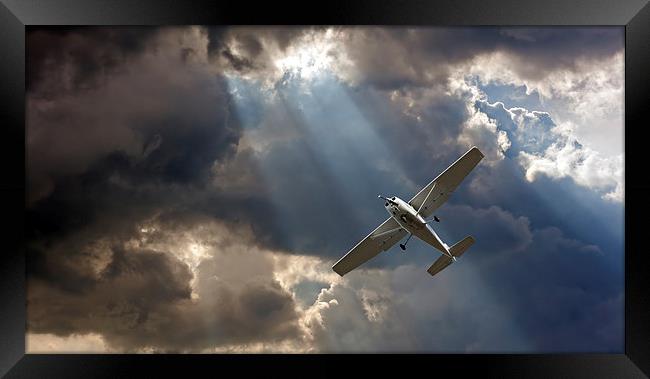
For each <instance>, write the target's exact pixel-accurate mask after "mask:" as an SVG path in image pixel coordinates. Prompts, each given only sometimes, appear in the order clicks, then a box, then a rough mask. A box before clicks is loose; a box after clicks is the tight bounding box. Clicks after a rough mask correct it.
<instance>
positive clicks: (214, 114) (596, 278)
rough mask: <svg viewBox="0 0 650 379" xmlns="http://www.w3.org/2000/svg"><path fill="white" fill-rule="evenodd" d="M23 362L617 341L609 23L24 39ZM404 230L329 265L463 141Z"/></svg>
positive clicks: (507, 348)
mask: <svg viewBox="0 0 650 379" xmlns="http://www.w3.org/2000/svg"><path fill="white" fill-rule="evenodd" d="M26 96H27V100H26V107H27V127H26V129H27V130H26V138H27V146H26V149H27V193H26V196H27V204H26V212H27V223H26V233H27V236H28V244H27V330H26V344H27V352H31V353H38V352H91V353H98V352H108V353H124V352H127V353H224V352H232V353H246V352H256V353H266V352H271V353H276V352H286V353H319V352H431V353H550V352H616V353H620V352H623V341H624V340H623V338H624V337H623V330H624V329H623V322H624V317H623V316H624V314H623V311H624V310H623V304H624V271H623V262H624V237H623V236H624V233H623V232H624V223H623V215H624V192H625V186H624V172H623V159H624V149H623V143H624V140H623V137H624V122H623V120H624V113H623V109H624V108H623V104H624V30H623V28H622V27H599V28H594V27H589V28H584V27H579V28H578V27H543V28H522V27H500V28H496V27H469V28H456V27H454V28H434V27H409V28H406V27H327V26H319V27H206V26H191V27H78V28H40V29H39V28H31V27H30V28H28V34H27V95H26ZM472 146H477V147H478V148H479V149H480V150H481V151H482V152H483V153H484V154H485V158H484V159H483V160H482V161H481V163H480V164H479V165H478V166H477V167H476V168H475V169H474V170H473V171H472V173H470V175H469V176H468V177H467V178H466V179H465V180H464V181H463V182H462V183H461V185H460V186H459V188H458V189H457V190H456V191H455V192H454V194H453V196H451V197H450V199H449V200H448V202H447V203H446V204H444V205H443V206H442V207H441V208H440V209H439V210H438V211H437V213H436V215H437V216H438V217H439V218H440V220H441V222H440V223H436V224H435V225H434V227H435V228H436V231H437V232H438V234H439V235H440V237H441V238H442V239H443V240H444V241H445V242H447V243H448V244H449V245H451V244H453V243H455V242H456V241H458V240H460V239H462V238H463V237H465V236H466V235H468V234H470V235H473V236H474V237H475V239H476V243H475V244H474V245H473V246H472V247H471V248H470V249H469V250H468V252H467V253H466V254H464V255H463V257H462V258H461V259H459V260H458V262H456V263H455V264H452V265H451V266H449V267H448V268H446V269H445V270H444V271H442V272H441V273H439V274H437V275H436V276H435V277H431V276H430V275H429V274H428V273H427V272H426V269H427V267H429V265H431V263H432V262H433V261H435V260H436V259H437V258H438V256H439V253H438V252H437V251H436V250H434V249H433V248H432V247H430V246H429V245H427V244H426V243H424V242H422V241H419V240H416V239H413V240H412V241H410V242H409V245H408V249H407V251H406V252H402V251H401V250H400V249H398V248H392V249H390V250H388V251H386V252H383V253H381V254H379V255H378V256H377V257H375V258H374V259H372V260H371V261H368V262H367V263H365V264H364V265H362V266H361V267H359V268H358V269H356V270H354V271H352V272H350V273H349V274H347V275H345V276H344V277H340V276H339V275H337V274H336V273H334V272H333V271H332V269H331V266H332V264H333V263H334V262H336V261H337V260H338V259H339V258H340V257H342V256H343V255H344V254H345V253H346V252H347V251H348V250H349V249H350V248H351V247H353V246H354V245H355V244H356V243H357V242H358V241H359V240H360V239H362V238H363V237H365V236H366V235H367V234H368V233H369V232H370V231H372V230H373V229H374V228H375V227H376V226H378V225H379V224H380V223H381V222H383V221H384V220H385V219H386V218H387V215H386V213H385V210H384V209H383V203H382V202H381V201H379V200H377V194H383V195H394V196H399V197H401V198H403V199H407V200H408V199H410V198H411V196H413V195H414V194H415V193H416V192H417V191H419V189H420V188H422V187H423V186H424V185H426V184H427V183H428V182H429V181H431V180H432V179H433V178H434V177H435V176H436V175H438V174H439V173H440V172H441V171H442V170H444V169H445V168H446V167H447V166H449V165H450V164H451V163H453V162H454V161H455V160H456V159H457V158H458V157H460V156H461V155H462V154H463V153H464V152H466V151H467V150H468V149H469V148H470V147H472Z"/></svg>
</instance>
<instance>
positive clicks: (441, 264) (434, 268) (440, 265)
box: [427, 255, 452, 276]
mask: <svg viewBox="0 0 650 379" xmlns="http://www.w3.org/2000/svg"><path fill="white" fill-rule="evenodd" d="M451 262H452V260H451V258H449V257H448V256H446V255H441V256H440V258H438V259H436V261H435V262H433V264H432V265H431V267H429V269H428V270H427V272H428V273H429V274H431V276H434V275H435V274H437V273H439V272H440V271H442V270H443V269H444V268H445V267H447V266H449V265H450V264H451Z"/></svg>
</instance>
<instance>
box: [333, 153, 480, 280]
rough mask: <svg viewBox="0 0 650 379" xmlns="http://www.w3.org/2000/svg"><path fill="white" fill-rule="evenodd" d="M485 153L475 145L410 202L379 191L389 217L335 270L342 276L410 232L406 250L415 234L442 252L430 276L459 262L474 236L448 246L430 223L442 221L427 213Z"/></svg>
mask: <svg viewBox="0 0 650 379" xmlns="http://www.w3.org/2000/svg"><path fill="white" fill-rule="evenodd" d="M483 157H484V155H483V153H482V152H481V151H480V150H479V149H478V148H477V147H476V146H473V147H472V148H471V149H469V150H468V151H467V152H466V153H465V154H463V156H461V157H460V158H458V160H456V162H454V163H452V165H451V166H449V167H448V168H447V169H446V170H445V171H443V172H442V173H441V174H440V175H438V176H437V177H436V178H435V179H433V180H432V181H431V182H430V183H429V184H427V185H426V186H425V187H424V188H422V189H421V190H420V192H418V193H417V194H416V195H415V196H413V198H412V199H411V200H409V201H408V202H406V201H404V200H402V199H400V198H399V197H397V196H391V197H385V196H382V195H378V198H380V199H382V200H384V208H385V209H386V211H387V212H388V214H389V215H390V217H388V219H387V220H386V221H384V222H383V223H381V225H379V226H378V227H377V228H376V229H375V230H373V231H372V232H371V233H370V234H368V235H367V236H366V238H364V239H362V240H361V241H360V242H359V243H357V244H356V245H355V246H354V247H353V248H352V249H350V251H348V252H347V254H345V255H344V256H343V257H342V258H341V259H339V260H338V262H336V263H335V264H334V266H332V269H333V270H334V272H336V273H337V274H339V275H340V276H343V275H345V274H347V273H348V272H350V271H352V270H354V269H355V268H357V267H359V266H360V265H362V264H363V263H365V262H367V261H368V260H370V259H371V258H373V257H375V256H376V255H378V254H379V253H381V252H382V251H386V250H388V249H390V248H391V247H392V246H393V245H395V243H396V242H398V241H400V240H401V239H402V238H404V236H406V235H407V234H408V237H407V238H406V242H404V243H403V244H400V245H399V246H400V248H401V249H402V250H403V251H406V244H407V243H408V241H409V240H410V239H411V237H413V236H414V235H415V236H416V237H418V238H419V239H421V240H423V241H424V242H426V243H428V244H429V245H431V246H433V247H435V248H436V249H438V250H439V251H440V252H441V253H442V255H441V256H440V257H439V258H438V259H437V260H436V261H435V262H434V263H433V264H432V265H431V267H429V269H427V272H428V273H429V274H431V276H433V275H435V274H437V273H439V272H440V271H442V270H443V269H444V268H445V267H447V266H449V265H450V264H451V263H453V262H456V258H458V257H460V256H461V255H462V254H463V253H464V252H465V251H467V249H468V248H469V247H470V246H472V245H473V244H474V242H475V240H474V238H473V237H472V236H467V237H465V238H464V239H462V240H460V241H459V242H457V243H456V244H454V245H453V246H448V245H447V244H446V243H444V242H443V241H442V240H441V239H440V237H438V235H437V234H436V232H435V231H434V230H433V228H432V227H431V226H430V223H431V222H440V219H439V218H438V217H437V216H435V215H434V216H433V218H432V219H428V220H427V217H430V216H431V215H432V214H433V213H434V212H435V211H436V210H437V209H438V208H439V207H440V206H441V205H442V204H444V202H445V201H447V199H448V198H449V196H450V195H451V194H452V192H453V191H454V190H455V189H456V187H458V185H459V184H460V183H461V182H462V181H463V179H465V177H466V176H467V175H468V174H469V173H470V172H471V171H472V170H473V169H474V167H476V165H477V164H478V163H479V162H480V161H481V159H483Z"/></svg>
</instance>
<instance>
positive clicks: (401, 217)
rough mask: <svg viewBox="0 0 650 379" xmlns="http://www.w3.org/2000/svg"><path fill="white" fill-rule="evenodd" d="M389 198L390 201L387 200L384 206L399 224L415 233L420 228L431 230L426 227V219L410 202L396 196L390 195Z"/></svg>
mask: <svg viewBox="0 0 650 379" xmlns="http://www.w3.org/2000/svg"><path fill="white" fill-rule="evenodd" d="M389 199H390V201H386V203H385V204H384V208H386V211H387V212H388V214H390V216H391V217H392V218H394V219H395V221H397V223H398V224H399V226H401V227H402V228H404V229H406V231H408V232H409V233H415V232H416V231H420V230H426V231H427V232H429V229H428V228H427V227H426V226H427V225H426V220H425V219H424V218H422V216H420V215H419V214H418V212H417V210H416V209H414V208H413V207H412V206H411V205H410V204H409V203H407V202H405V201H404V200H402V199H400V198H399V197H396V196H393V197H390V198H389Z"/></svg>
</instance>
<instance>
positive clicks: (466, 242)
mask: <svg viewBox="0 0 650 379" xmlns="http://www.w3.org/2000/svg"><path fill="white" fill-rule="evenodd" d="M473 244H474V238H473V237H472V236H467V237H465V238H463V239H462V240H460V241H458V242H456V244H454V246H452V247H450V248H449V252H450V253H451V255H453V256H454V257H460V256H461V255H463V253H464V252H466V251H467V249H469V247H470V246H472V245H473ZM452 262H453V260H452V259H451V258H450V257H449V256H448V255H441V256H440V258H438V259H436V261H435V262H433V264H432V265H431V267H429V269H428V270H427V272H428V273H429V274H431V276H433V275H435V274H437V273H439V272H440V271H442V270H443V269H444V268H445V267H447V266H449V265H450V264H451V263H452Z"/></svg>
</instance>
